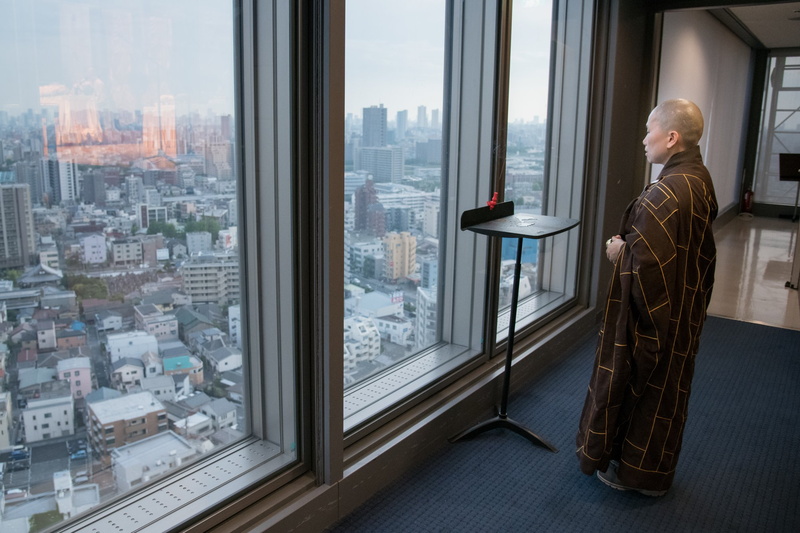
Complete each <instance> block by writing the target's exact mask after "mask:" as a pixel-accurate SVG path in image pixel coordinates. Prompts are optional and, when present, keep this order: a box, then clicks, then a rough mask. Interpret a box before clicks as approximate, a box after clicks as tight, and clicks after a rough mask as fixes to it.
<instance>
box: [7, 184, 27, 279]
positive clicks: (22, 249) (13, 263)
mask: <svg viewBox="0 0 800 533" xmlns="http://www.w3.org/2000/svg"><path fill="white" fill-rule="evenodd" d="M0 237H2V239H0V268H2V269H5V268H25V267H27V266H30V264H31V257H32V255H33V254H34V253H35V252H36V239H35V236H34V226H33V210H32V208H31V195H30V187H28V185H27V184H22V183H14V184H8V185H0Z"/></svg>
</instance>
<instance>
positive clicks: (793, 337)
mask: <svg viewBox="0 0 800 533" xmlns="http://www.w3.org/2000/svg"><path fill="white" fill-rule="evenodd" d="M595 342H596V337H595V336H591V337H590V338H589V339H588V340H587V341H586V342H584V343H582V344H581V345H580V346H579V347H578V348H576V349H575V350H574V351H573V353H572V354H571V355H570V356H568V357H565V358H564V360H563V361H562V362H560V363H559V364H558V365H556V366H555V367H554V368H553V369H552V370H551V371H549V372H547V373H545V375H544V376H542V377H541V378H540V379H539V380H538V381H537V382H535V383H533V384H532V385H531V386H529V387H527V389H526V390H525V391H522V392H521V393H519V394H515V395H513V396H512V397H511V398H510V402H509V408H508V412H509V416H510V417H511V418H513V419H514V420H517V421H518V422H520V423H522V424H524V425H526V426H527V427H529V428H531V429H532V430H533V431H535V432H536V433H537V434H539V435H540V436H542V437H543V438H545V439H547V440H549V441H550V442H551V443H552V444H553V445H555V446H556V447H557V448H558V449H559V450H560V451H559V453H555V454H554V453H550V452H549V451H547V450H545V449H544V448H541V447H539V446H535V445H533V444H531V443H530V442H528V441H527V440H525V439H524V438H522V437H520V436H519V435H516V434H515V433H513V432H511V431H509V430H505V429H495V430H491V431H487V432H485V433H482V434H479V435H477V436H475V437H473V438H471V439H468V440H462V441H459V442H457V443H454V444H451V445H449V446H447V447H445V449H444V450H443V451H441V452H440V453H438V454H437V455H436V456H435V457H432V458H430V459H429V460H428V461H426V462H425V463H424V464H422V465H420V466H419V467H418V468H416V469H415V470H414V471H412V472H410V473H409V474H408V475H406V476H404V477H403V478H401V479H400V480H398V481H397V482H396V483H393V484H392V485H391V486H390V487H387V488H386V489H385V490H383V491H381V492H379V493H378V494H376V495H375V496H374V497H372V498H371V499H370V500H369V501H367V502H366V503H364V504H363V505H362V506H361V507H360V508H358V509H357V510H356V511H355V512H353V513H352V514H351V515H349V516H347V517H345V518H344V519H342V520H341V521H340V522H339V523H338V524H337V525H336V526H335V527H333V528H331V529H330V530H329V531H331V532H332V533H338V532H348V533H350V532H359V531H365V532H375V533H393V532H409V533H411V532H414V533H419V532H434V531H436V532H472V531H486V532H518V531H545V532H569V533H575V532H581V531H587V532H621V531H642V532H660V531H663V532H669V533H673V532H695V531H696V532H717V531H725V532H748V533H749V532H757V531H764V532H770V533H772V532H784V531H785V532H799V531H800V331H791V330H784V329H779V328H774V327H769V326H762V325H757V324H749V323H744V322H737V321H733V320H728V319H723V318H717V317H710V318H709V319H708V321H707V322H706V326H705V329H704V332H703V337H702V339H701V345H700V352H699V354H698V356H697V362H696V366H695V378H694V382H693V385H692V397H691V400H690V405H689V418H688V421H687V425H686V429H685V433H684V443H683V451H682V452H681V460H680V463H679V464H678V471H677V474H676V476H675V482H674V484H673V486H672V488H671V489H670V491H669V493H667V495H666V496H664V497H662V498H648V497H646V496H642V495H639V494H636V493H630V492H621V491H616V490H613V489H611V488H608V487H606V486H605V485H603V484H602V483H601V482H600V481H599V480H598V479H597V478H595V477H589V476H585V475H583V474H582V473H581V472H580V471H579V470H578V464H577V458H576V457H575V454H574V439H575V432H576V430H577V425H578V417H579V415H580V410H581V407H582V405H583V399H584V395H585V392H586V387H587V384H588V380H589V375H590V373H591V366H592V362H593V357H594V348H595Z"/></svg>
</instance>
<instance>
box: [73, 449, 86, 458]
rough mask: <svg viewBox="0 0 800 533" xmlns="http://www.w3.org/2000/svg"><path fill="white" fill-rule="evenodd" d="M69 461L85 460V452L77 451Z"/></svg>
mask: <svg viewBox="0 0 800 533" xmlns="http://www.w3.org/2000/svg"><path fill="white" fill-rule="evenodd" d="M69 458H70V459H73V460H74V459H86V450H78V451H76V452H73V453H71V454H70V456H69Z"/></svg>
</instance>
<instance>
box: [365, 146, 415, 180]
mask: <svg viewBox="0 0 800 533" xmlns="http://www.w3.org/2000/svg"><path fill="white" fill-rule="evenodd" d="M354 154H355V170H356V171H360V170H363V171H365V172H368V173H370V174H372V176H373V178H374V179H375V181H376V182H378V183H387V182H389V183H397V182H399V181H401V180H402V179H403V175H404V173H405V158H404V156H403V147H402V146H372V147H361V148H356V149H355V151H354Z"/></svg>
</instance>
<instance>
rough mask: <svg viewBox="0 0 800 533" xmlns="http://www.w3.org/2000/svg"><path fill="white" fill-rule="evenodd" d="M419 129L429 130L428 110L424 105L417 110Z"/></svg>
mask: <svg viewBox="0 0 800 533" xmlns="http://www.w3.org/2000/svg"><path fill="white" fill-rule="evenodd" d="M417 127H418V128H427V127H428V108H427V107H425V106H424V105H421V106H419V107H418V108H417Z"/></svg>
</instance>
